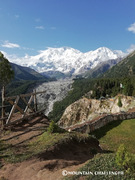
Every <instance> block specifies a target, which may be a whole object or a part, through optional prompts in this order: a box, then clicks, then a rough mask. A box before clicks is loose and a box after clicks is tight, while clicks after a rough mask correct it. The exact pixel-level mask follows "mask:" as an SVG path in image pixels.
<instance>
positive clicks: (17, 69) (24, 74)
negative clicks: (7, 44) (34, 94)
mask: <svg viewBox="0 0 135 180" xmlns="http://www.w3.org/2000/svg"><path fill="white" fill-rule="evenodd" d="M10 64H11V67H12V69H13V70H14V73H15V80H39V79H47V78H45V77H44V76H42V75H41V74H39V73H38V72H36V71H35V70H33V69H31V68H29V67H23V66H20V65H17V64H14V63H10Z"/></svg>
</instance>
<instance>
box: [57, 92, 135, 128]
mask: <svg viewBox="0 0 135 180" xmlns="http://www.w3.org/2000/svg"><path fill="white" fill-rule="evenodd" d="M119 96H121V102H122V107H119V106H118V98H119ZM134 105H135V98H133V97H130V96H124V95H118V96H116V97H114V98H109V99H101V100H96V99H87V98H85V97H84V98H82V99H80V100H78V101H76V102H74V103H73V104H71V105H70V106H68V107H67V108H66V110H65V112H64V114H63V116H62V117H61V119H60V121H59V122H58V124H59V125H60V126H61V127H63V128H66V127H69V126H73V125H75V124H81V123H84V122H87V121H92V120H93V119H95V118H96V117H98V116H101V115H102V114H114V113H120V112H127V111H128V110H129V109H130V108H132V107H134Z"/></svg>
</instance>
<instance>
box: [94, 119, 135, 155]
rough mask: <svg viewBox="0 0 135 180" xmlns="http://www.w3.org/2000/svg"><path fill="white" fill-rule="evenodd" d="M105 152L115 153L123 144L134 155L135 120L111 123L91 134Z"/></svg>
mask: <svg viewBox="0 0 135 180" xmlns="http://www.w3.org/2000/svg"><path fill="white" fill-rule="evenodd" d="M91 134H92V135H94V136H95V137H96V138H97V139H98V140H99V142H100V145H101V147H103V148H104V149H106V150H110V151H116V150H117V149H118V147H119V145H120V144H124V145H125V146H126V148H127V150H128V152H130V153H134V154H135V119H130V120H124V121H113V122H111V123H109V124H108V125H106V126H104V127H102V128H100V129H99V130H96V131H95V132H93V133H91Z"/></svg>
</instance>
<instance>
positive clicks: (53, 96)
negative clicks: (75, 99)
mask: <svg viewBox="0 0 135 180" xmlns="http://www.w3.org/2000/svg"><path fill="white" fill-rule="evenodd" d="M72 84H73V80H72V79H61V80H57V81H52V82H47V83H46V82H45V83H43V84H41V85H39V86H38V87H37V88H36V91H37V92H38V91H46V93H44V94H39V95H38V96H37V102H38V108H39V109H40V108H45V109H46V110H45V112H44V113H45V114H46V115H48V114H49V112H51V111H52V110H53V104H54V103H55V102H57V101H61V100H63V99H64V98H65V97H66V96H67V94H68V91H70V90H71V89H72Z"/></svg>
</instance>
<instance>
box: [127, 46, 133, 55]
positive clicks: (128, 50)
mask: <svg viewBox="0 0 135 180" xmlns="http://www.w3.org/2000/svg"><path fill="white" fill-rule="evenodd" d="M134 50H135V44H131V46H130V47H129V48H128V49H127V52H128V53H131V52H132V51H134Z"/></svg>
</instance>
